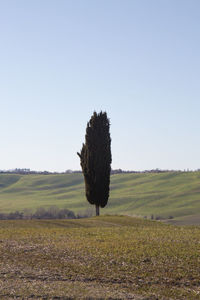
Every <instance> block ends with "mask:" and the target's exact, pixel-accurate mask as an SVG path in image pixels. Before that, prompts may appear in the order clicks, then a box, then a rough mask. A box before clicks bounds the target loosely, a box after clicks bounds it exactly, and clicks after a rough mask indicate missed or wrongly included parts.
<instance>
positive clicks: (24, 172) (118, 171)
mask: <svg viewBox="0 0 200 300" xmlns="http://www.w3.org/2000/svg"><path fill="white" fill-rule="evenodd" d="M199 171H200V169H196V170H190V169H185V170H167V169H166V170H162V169H158V168H157V169H151V170H143V171H134V170H122V169H111V175H114V174H132V173H167V172H199ZM81 173H82V171H81V170H70V169H68V170H66V171H65V172H50V171H33V170H30V169H18V168H17V169H12V170H0V174H21V175H29V174H39V175H56V174H81Z"/></svg>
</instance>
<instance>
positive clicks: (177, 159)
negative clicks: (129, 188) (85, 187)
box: [0, 0, 200, 171]
mask: <svg viewBox="0 0 200 300" xmlns="http://www.w3.org/2000/svg"><path fill="white" fill-rule="evenodd" d="M0 38H1V40H0V41H1V43H0V45H1V46H0V104H1V105H0V113H1V117H0V128H1V130H0V141H1V146H0V157H1V159H0V169H12V168H30V169H33V170H49V171H65V170H67V169H73V170H77V169H80V163H79V158H78V156H77V155H76V152H77V151H79V150H80V149H81V146H82V143H83V142H84V135H85V128H86V124H87V121H88V120H89V118H90V116H91V115H92V113H93V111H94V110H96V111H97V112H99V111H100V110H103V111H106V112H107V114H108V117H109V118H110V122H111V137H112V156H113V163H112V168H113V169H116V168H122V169H125V170H144V169H155V168H161V169H187V168H189V169H198V168H200V139H199V134H200V117H199V112H200V1H199V0H187V1H186V0H121V1H119V0H79V1H77V0H70V1H69V0H30V1H26V0H17V1H16V0H0Z"/></svg>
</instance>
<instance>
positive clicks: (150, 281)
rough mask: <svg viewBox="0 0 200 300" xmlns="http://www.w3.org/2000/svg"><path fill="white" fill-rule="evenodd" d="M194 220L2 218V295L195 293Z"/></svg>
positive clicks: (197, 238)
mask: <svg viewBox="0 0 200 300" xmlns="http://www.w3.org/2000/svg"><path fill="white" fill-rule="evenodd" d="M199 252H200V227H195V226H193V227H190V226H187V227H186V226H184V227H181V226H179V227H177V226H173V225H166V224H163V223H160V222H157V221H147V220H144V219H141V218H137V219H136V218H131V217H127V216H101V217H96V218H88V219H79V220H77V219H76V220H15V221H0V258H1V259H0V299H69V298H67V297H71V298H70V299H137V300H139V299H146V300H147V299H149V300H156V299H159V300H160V299H163V300H164V299H165V300H167V299H179V300H180V299H187V300H188V299H200V285H199V282H200V273H199V268H200V260H199Z"/></svg>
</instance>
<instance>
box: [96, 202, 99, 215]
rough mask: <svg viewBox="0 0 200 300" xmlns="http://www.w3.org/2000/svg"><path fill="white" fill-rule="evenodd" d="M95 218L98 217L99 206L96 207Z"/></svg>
mask: <svg viewBox="0 0 200 300" xmlns="http://www.w3.org/2000/svg"><path fill="white" fill-rule="evenodd" d="M96 216H99V205H96Z"/></svg>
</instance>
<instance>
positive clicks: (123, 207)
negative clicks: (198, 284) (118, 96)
mask: <svg viewBox="0 0 200 300" xmlns="http://www.w3.org/2000/svg"><path fill="white" fill-rule="evenodd" d="M199 182H200V172H182V173H180V172H169V173H158V174H153V173H151V174H149V173H141V174H117V175H112V176H111V191H110V199H109V202H108V205H107V206H106V207H105V208H104V209H103V210H102V212H103V213H104V214H108V213H109V214H111V213H112V214H119V213H120V214H129V215H141V216H145V215H146V216H148V217H149V216H151V215H152V214H153V215H154V216H161V217H165V218H168V217H169V216H173V217H182V216H187V215H188V216H189V215H190V216H192V215H194V214H196V212H197V211H200V201H199V200H200V187H199ZM51 205H57V206H58V207H60V208H63V207H66V208H68V209H71V210H73V211H75V212H79V211H81V210H85V209H87V208H90V207H91V206H90V205H89V204H88V202H87V201H86V199H85V195H84V183H83V177H82V174H62V175H10V174H1V175H0V212H10V211H12V212H13V211H15V210H21V211H22V210H24V209H36V208H37V207H40V206H44V207H47V206H51Z"/></svg>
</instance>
